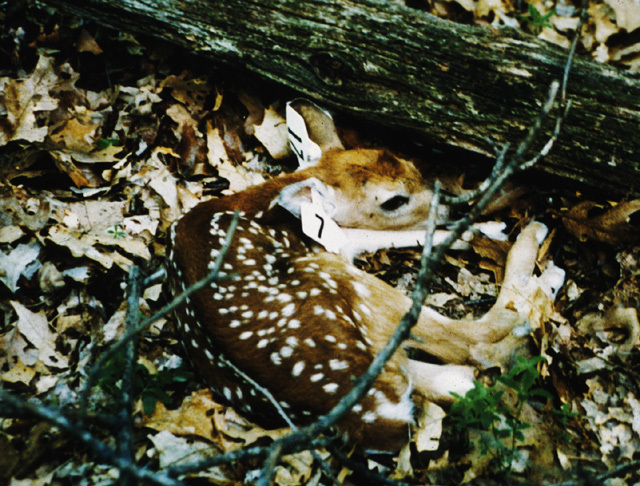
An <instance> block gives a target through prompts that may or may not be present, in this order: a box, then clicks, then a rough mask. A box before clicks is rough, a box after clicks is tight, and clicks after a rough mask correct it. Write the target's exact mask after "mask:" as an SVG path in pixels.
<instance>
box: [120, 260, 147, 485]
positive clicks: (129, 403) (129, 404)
mask: <svg viewBox="0 0 640 486" xmlns="http://www.w3.org/2000/svg"><path fill="white" fill-rule="evenodd" d="M140 280H141V279H140V269H139V268H138V267H136V266H133V267H131V269H130V270H129V281H128V285H127V289H128V290H129V295H128V297H127V316H126V319H125V322H126V328H127V330H132V329H135V327H136V325H137V323H138V320H139V319H138V314H139V311H140V296H141V293H142V292H141V289H142V286H141V285H140ZM136 347H137V339H136V338H135V337H134V338H132V339H130V340H129V341H128V342H127V344H126V345H125V346H124V367H123V370H122V385H121V388H120V409H119V411H118V422H119V423H120V430H119V433H118V450H119V452H120V455H121V456H122V458H123V460H127V461H129V462H130V463H134V462H135V457H134V454H135V451H134V449H133V394H134V388H133V382H134V373H135V366H136V356H137V353H136ZM134 479H135V478H133V477H132V476H131V474H130V473H129V472H128V471H122V472H121V474H120V483H121V484H123V485H124V486H130V485H133V484H134Z"/></svg>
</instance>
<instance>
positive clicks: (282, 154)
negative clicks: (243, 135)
mask: <svg viewBox="0 0 640 486" xmlns="http://www.w3.org/2000/svg"><path fill="white" fill-rule="evenodd" d="M253 132H254V135H255V137H256V138H257V139H258V140H259V141H260V143H261V144H262V145H264V148H266V149H267V152H269V155H271V157H273V158H274V159H276V160H279V159H284V158H286V157H290V156H291V155H292V152H291V147H289V132H288V130H287V121H286V120H285V119H284V118H282V117H281V116H280V115H279V114H278V112H277V111H276V110H275V109H274V107H273V105H272V106H270V107H269V108H268V109H267V110H266V111H265V114H264V118H263V120H262V124H261V125H255V126H254V130H253Z"/></svg>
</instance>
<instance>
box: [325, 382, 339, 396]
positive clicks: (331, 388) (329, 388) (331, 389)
mask: <svg viewBox="0 0 640 486" xmlns="http://www.w3.org/2000/svg"><path fill="white" fill-rule="evenodd" d="M322 389H323V390H324V391H326V392H327V393H331V394H333V393H335V392H336V391H338V384H337V383H327V384H326V385H322Z"/></svg>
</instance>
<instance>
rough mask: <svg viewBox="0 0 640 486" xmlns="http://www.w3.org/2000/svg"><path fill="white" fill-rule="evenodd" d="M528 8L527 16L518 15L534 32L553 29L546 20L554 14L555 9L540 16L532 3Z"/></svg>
mask: <svg viewBox="0 0 640 486" xmlns="http://www.w3.org/2000/svg"><path fill="white" fill-rule="evenodd" d="M528 6H529V7H528V13H529V15H518V17H520V19H521V20H524V21H525V22H527V23H528V24H529V25H530V26H531V27H533V29H534V30H536V31H538V30H541V29H542V28H543V27H549V28H551V27H553V26H552V25H551V24H550V23H549V22H548V20H549V19H550V18H551V17H553V16H554V15H555V14H556V9H555V8H554V9H553V10H551V11H550V12H547V13H546V14H544V15H542V14H541V13H540V12H539V11H538V9H537V8H536V7H534V6H533V4H532V3H529V4H528Z"/></svg>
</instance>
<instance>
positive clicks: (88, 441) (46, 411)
mask: <svg viewBox="0 0 640 486" xmlns="http://www.w3.org/2000/svg"><path fill="white" fill-rule="evenodd" d="M0 401H2V402H4V403H6V404H8V405H9V406H11V407H13V408H15V409H17V410H21V411H22V412H23V413H25V414H27V415H30V416H32V417H36V418H38V419H40V420H43V421H45V422H47V423H50V424H51V425H54V426H55V427H57V428H58V429H60V430H61V431H62V432H64V433H66V434H68V435H69V436H71V437H74V438H75V439H77V440H79V441H80V442H82V443H83V444H85V445H86V446H87V447H88V448H89V449H90V450H91V452H92V454H93V456H94V458H95V459H96V460H98V461H101V462H103V463H105V464H111V465H113V466H115V467H117V468H118V469H119V470H120V471H123V472H125V473H127V474H129V475H130V476H131V477H134V478H136V479H138V480H139V481H147V482H149V483H151V484H155V485H158V486H181V484H182V483H181V482H179V481H176V480H175V479H173V478H171V477H170V476H169V475H168V474H167V473H166V472H156V471H152V470H150V469H148V468H146V467H139V466H136V465H135V464H134V463H132V462H131V461H129V460H128V459H125V458H122V457H120V456H119V455H118V454H117V453H116V451H115V450H114V449H112V448H111V447H109V446H107V445H106V444H104V443H103V442H101V441H100V440H98V439H97V438H96V437H95V436H94V435H93V434H92V433H91V432H89V431H88V430H86V429H85V428H83V427H81V426H79V425H78V424H76V423H73V422H71V421H70V420H69V419H68V418H67V417H66V416H65V415H64V414H63V413H62V412H61V411H60V410H59V409H58V408H51V407H47V406H46V405H43V404H42V403H40V402H38V401H36V400H25V399H23V398H20V397H17V396H15V395H14V394H12V393H10V392H8V391H7V390H5V389H4V388H3V387H0Z"/></svg>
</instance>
